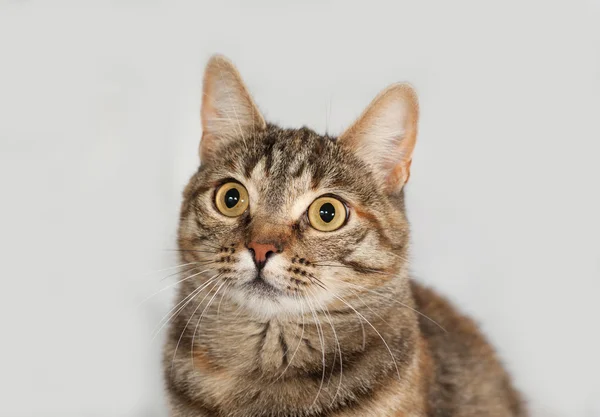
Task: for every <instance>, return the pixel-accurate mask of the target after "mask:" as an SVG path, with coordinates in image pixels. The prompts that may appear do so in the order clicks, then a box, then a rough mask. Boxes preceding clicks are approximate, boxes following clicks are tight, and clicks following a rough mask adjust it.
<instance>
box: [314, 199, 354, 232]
mask: <svg viewBox="0 0 600 417" xmlns="http://www.w3.org/2000/svg"><path fill="white" fill-rule="evenodd" d="M346 217H347V211H346V205H345V204H344V203H342V202H341V201H340V200H338V199H337V198H334V197H319V198H317V199H316V200H315V201H313V203H312V204H311V205H310V207H309V208H308V220H309V221H310V224H311V226H312V227H314V228H315V229H317V230H320V231H321V232H333V231H334V230H337V229H339V228H340V227H342V226H343V225H344V222H345V221H346Z"/></svg>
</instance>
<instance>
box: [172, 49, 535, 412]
mask: <svg viewBox="0 0 600 417" xmlns="http://www.w3.org/2000/svg"><path fill="white" fill-rule="evenodd" d="M203 93H204V94H203V99H202V111H201V119H202V127H203V136H202V140H201V142H200V159H201V162H202V163H201V166H200V168H199V169H198V171H197V172H196V173H195V174H194V175H193V176H192V178H191V179H190V181H189V183H188V185H187V186H186V188H185V191H184V193H183V204H182V207H181V215H180V225H179V234H178V246H179V254H180V259H181V261H182V264H183V265H184V266H183V270H182V277H181V278H182V279H181V281H180V284H179V292H178V297H177V300H176V302H177V304H176V305H175V307H174V308H173V309H172V310H171V315H172V316H173V317H172V322H171V325H170V331H169V334H168V337H167V342H166V346H165V350H164V376H165V381H166V389H167V394H168V398H169V404H170V415H171V416H172V417H205V416H211V417H219V416H223V417H225V416H228V417H259V416H264V417H268V416H273V417H275V416H281V417H294V416H297V417H301V416H302V417H310V416H314V417H317V416H318V417H325V416H331V417H351V416H353V417H354V416H356V417H358V416H360V417H365V416H373V417H376V416H377V417H380V416H390V417H391V416H398V417H399V416H404V417H409V416H410V417H416V416H436V417H442V416H444V417H446V416H455V417H475V416H477V417H479V416H492V417H494V416H497V417H508V416H525V411H524V407H523V405H522V401H521V399H520V396H519V394H518V393H517V392H516V391H515V389H514V388H513V387H512V385H511V381H510V379H509V376H508V375H507V373H506V372H505V370H504V369H503V368H502V365H501V364H500V362H499V360H498V358H497V357H496V354H495V352H494V349H493V348H492V347H491V346H490V345H489V344H488V342H487V341H486V340H485V338H484V337H483V336H482V335H481V333H480V332H479V331H478V329H477V326H476V325H475V324H474V322H473V321H472V320H471V319H469V318H467V317H465V316H463V315H461V314H460V313H459V312H458V311H457V310H456V309H455V308H454V307H453V306H452V305H450V304H449V303H448V302H447V301H446V300H444V299H443V298H441V297H440V296H438V295H437V294H436V293H435V292H433V291H431V290H430V289H427V288H424V287H423V286H421V285H420V284H418V283H416V282H415V281H413V280H412V279H411V278H410V275H409V267H408V265H409V263H408V254H409V243H410V234H409V225H408V221H407V219H406V213H405V207H404V206H405V203H404V192H403V187H404V185H405V184H406V182H407V181H408V178H409V175H410V164H411V155H412V152H413V148H414V146H415V141H416V136H417V122H418V113H419V110H418V103H417V97H416V95H415V93H414V91H413V90H412V88H411V87H410V86H408V85H406V84H394V85H392V86H390V87H388V88H387V89H385V90H384V91H383V92H381V93H380V94H379V95H378V96H377V97H376V98H375V99H374V100H373V102H372V103H371V104H370V105H369V107H367V109H366V110H365V111H364V113H363V114H362V115H361V116H360V117H359V118H358V120H357V121H356V122H355V123H354V124H353V125H352V126H351V127H350V128H349V129H347V130H346V131H345V132H344V133H343V134H342V135H341V136H339V137H337V138H336V137H331V136H322V135H319V134H317V133H315V132H314V131H312V130H310V129H308V128H305V127H303V128H301V129H284V128H281V127H278V126H275V125H273V124H270V123H268V122H266V121H265V119H264V118H263V117H262V115H261V113H260V112H259V110H258V108H257V106H256V105H255V103H254V102H253V100H252V98H251V96H250V94H249V93H248V90H247V88H246V87H245V85H244V83H243V82H242V79H241V77H240V75H239V73H238V71H237V70H236V69H235V67H234V66H233V65H232V64H231V62H229V61H228V60H227V59H225V58H223V57H221V56H215V57H213V58H211V59H210V61H209V63H208V65H207V67H206V72H205V75H204V91H203Z"/></svg>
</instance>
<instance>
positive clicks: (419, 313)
mask: <svg viewBox="0 0 600 417" xmlns="http://www.w3.org/2000/svg"><path fill="white" fill-rule="evenodd" d="M345 284H347V285H351V286H354V287H358V288H359V289H361V290H363V291H368V292H371V293H373V294H375V295H377V296H379V297H382V298H385V299H387V300H390V301H393V302H395V303H398V304H400V305H401V306H403V307H406V308H408V309H409V310H412V311H414V312H415V313H417V314H418V315H420V316H421V317H424V318H426V319H427V320H429V321H430V322H432V323H433V324H435V325H436V326H437V327H439V328H440V329H442V330H443V331H444V332H445V333H448V330H446V329H445V328H444V326H442V325H441V324H439V323H438V322H437V321H435V320H434V319H432V318H431V317H429V316H428V315H427V314H424V313H421V312H420V311H419V310H417V309H416V308H413V307H411V306H409V305H407V304H404V303H403V302H402V301H399V300H396V299H395V298H391V297H389V296H387V295H385V294H381V293H378V292H377V291H373V290H371V289H369V288H366V287H363V286H362V285H358V284H354V283H351V282H345Z"/></svg>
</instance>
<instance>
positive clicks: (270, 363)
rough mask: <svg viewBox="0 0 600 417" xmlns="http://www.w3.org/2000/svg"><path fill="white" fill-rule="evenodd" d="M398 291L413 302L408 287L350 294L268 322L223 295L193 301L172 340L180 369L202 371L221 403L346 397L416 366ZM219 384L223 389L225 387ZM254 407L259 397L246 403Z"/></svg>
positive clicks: (413, 336) (414, 337) (408, 313)
mask: <svg viewBox="0 0 600 417" xmlns="http://www.w3.org/2000/svg"><path fill="white" fill-rule="evenodd" d="M394 296H395V297H402V298H405V299H404V301H402V300H396V301H401V302H402V303H403V304H406V305H407V306H409V305H410V303H411V299H410V297H406V296H405V295H403V293H402V292H401V293H396V294H393V293H391V294H390V295H389V297H390V298H389V299H387V300H385V299H381V298H376V297H375V296H374V297H364V296H363V298H362V299H360V298H352V297H349V298H348V299H347V302H348V304H349V305H342V306H339V308H332V309H329V311H327V312H325V311H315V310H312V311H310V312H306V313H305V314H304V315H298V316H295V317H280V318H272V319H269V320H266V319H264V318H259V317H257V316H255V315H253V314H251V313H250V312H248V311H245V310H243V309H242V308H240V306H238V305H237V304H236V303H234V302H233V301H232V300H230V299H227V298H224V299H222V300H220V299H219V298H218V297H216V298H215V300H216V301H214V300H213V301H214V302H213V303H212V304H211V305H208V304H206V301H205V302H204V303H205V304H206V305H202V304H200V305H199V306H193V309H192V308H191V306H190V310H191V312H188V314H184V315H182V316H181V317H180V318H179V319H178V320H177V324H176V325H175V326H173V332H174V333H173V334H172V337H171V339H172V340H178V343H179V345H178V346H177V350H178V352H175V350H174V348H173V349H171V350H169V352H170V354H171V355H172V358H173V359H171V360H172V361H173V362H176V365H175V366H174V367H173V370H174V371H175V372H177V373H178V374H180V377H182V375H187V377H189V376H190V375H194V374H195V375H197V376H198V378H197V379H198V381H197V383H198V384H199V385H200V386H201V387H202V388H201V389H199V390H198V392H199V393H204V396H203V397H202V398H206V395H207V394H210V398H214V399H215V403H219V404H226V403H228V401H229V400H228V397H231V398H240V396H242V397H244V398H249V397H248V395H250V393H253V394H252V395H255V396H260V397H261V398H265V399H266V398H268V400H269V402H270V403H271V404H273V403H275V404H276V403H277V401H278V400H277V399H278V398H280V399H281V398H289V396H287V394H289V393H291V392H294V393H295V394H294V395H295V398H296V404H295V405H294V404H290V402H289V401H283V400H279V401H281V407H290V406H292V407H294V406H295V407H310V406H314V404H317V405H319V404H320V405H321V406H323V407H324V406H325V405H328V404H331V403H332V402H337V401H347V400H348V398H350V397H352V396H354V395H355V394H356V392H358V391H360V390H365V389H367V388H368V387H369V386H370V385H372V386H375V385H377V384H378V382H377V381H381V380H382V379H385V378H395V379H398V378H400V379H401V378H402V374H404V373H405V372H407V369H409V368H411V367H413V366H414V360H415V357H416V355H417V349H418V338H419V336H418V329H417V321H416V318H415V317H414V313H413V311H412V310H411V309H409V308H404V307H403V306H402V304H398V303H397V302H394V301H393V300H394V299H393V297H394ZM377 297H379V295H378V296H377ZM210 298H211V297H206V299H207V300H208V299H210ZM178 333H179V337H177V336H178ZM165 359H166V360H169V357H168V356H167V357H166V358H165ZM167 369H169V367H167ZM214 387H220V389H219V390H217V391H218V392H217V391H215V389H214ZM225 387H226V388H225ZM298 387H302V391H301V392H300V393H299V392H298ZM315 398H316V399H315ZM313 403H314V404H313ZM236 404H244V401H238V402H237V403H236ZM311 404H312V405H311ZM230 406H232V405H230ZM255 406H260V402H256V401H251V402H248V403H247V404H245V405H244V407H255Z"/></svg>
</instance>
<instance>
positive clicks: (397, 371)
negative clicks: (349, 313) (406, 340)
mask: <svg viewBox="0 0 600 417" xmlns="http://www.w3.org/2000/svg"><path fill="white" fill-rule="evenodd" d="M331 294H332V295H333V296H334V297H335V298H337V299H338V300H340V301H341V302H342V303H344V304H346V305H347V306H348V307H350V308H351V309H352V310H354V311H355V312H356V314H358V315H359V316H361V317H362V318H363V319H364V320H365V321H366V322H367V324H368V325H369V326H371V328H372V329H373V330H374V331H375V333H377V335H378V336H379V338H380V339H381V341H382V342H383V344H384V345H385V347H386V349H387V350H388V352H389V354H390V357H391V358H392V361H393V362H394V367H395V368H396V373H397V374H398V380H399V381H401V380H402V378H401V377H400V370H399V369H398V364H397V363H396V358H395V357H394V354H393V353H392V350H391V349H390V346H389V345H388V343H387V342H386V341H385V339H384V338H383V336H382V335H381V333H379V330H377V329H376V328H375V326H373V325H372V324H371V322H370V321H369V320H367V319H366V318H365V316H363V315H362V314H360V313H359V312H358V311H357V310H356V309H355V308H354V307H352V305H350V304H349V303H347V302H346V301H345V300H344V299H342V298H341V297H340V296H338V295H336V294H334V293H331Z"/></svg>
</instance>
